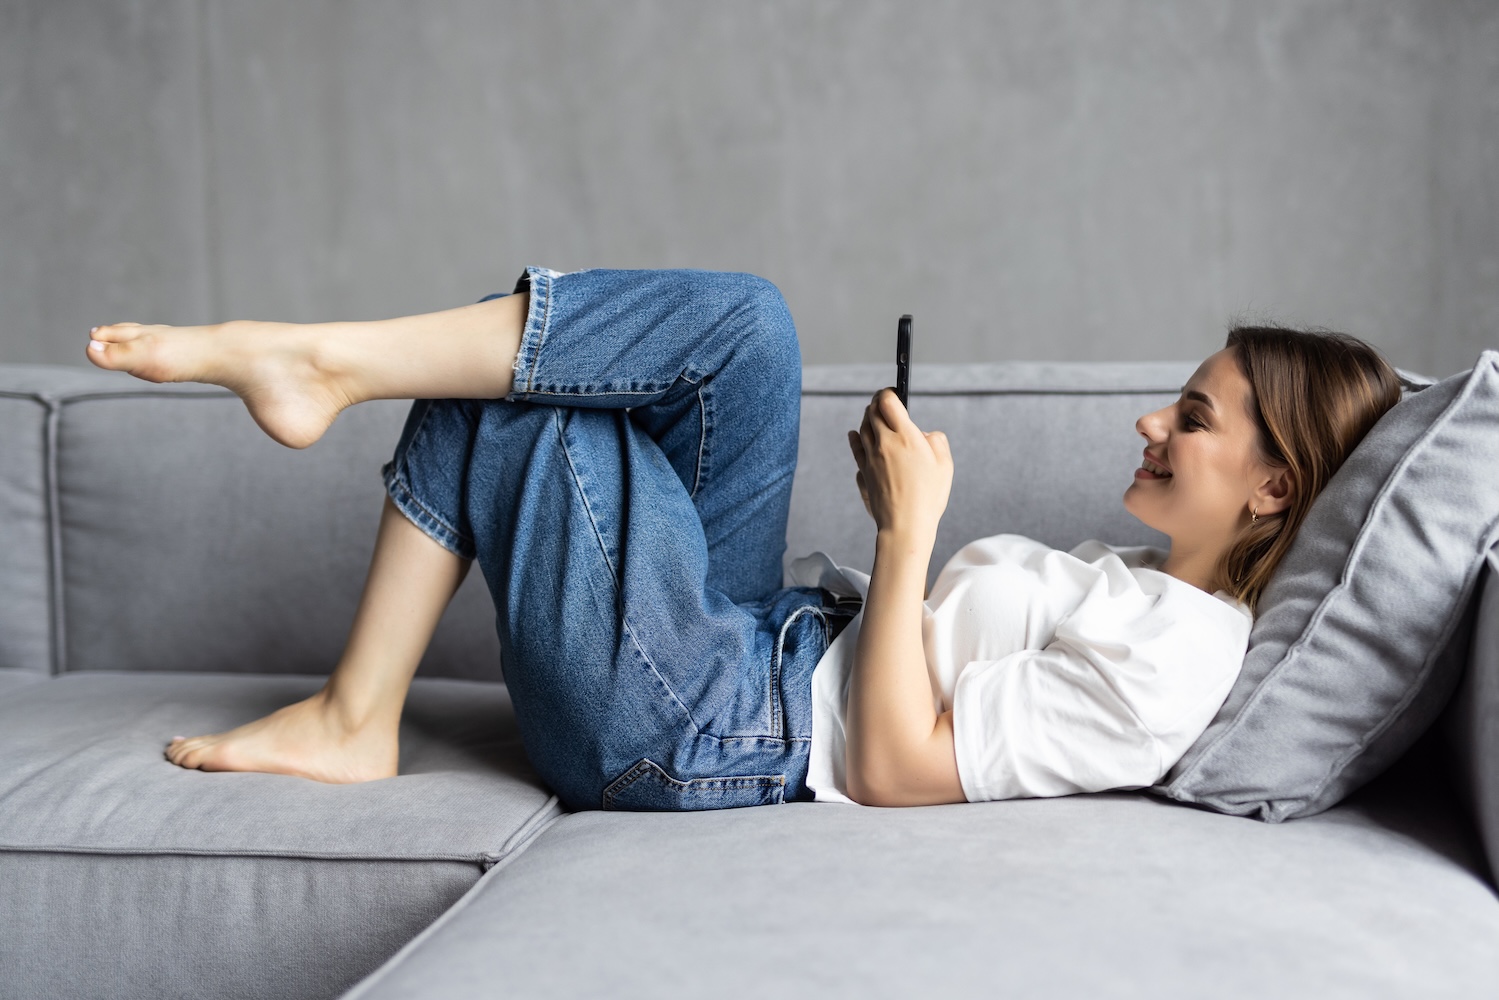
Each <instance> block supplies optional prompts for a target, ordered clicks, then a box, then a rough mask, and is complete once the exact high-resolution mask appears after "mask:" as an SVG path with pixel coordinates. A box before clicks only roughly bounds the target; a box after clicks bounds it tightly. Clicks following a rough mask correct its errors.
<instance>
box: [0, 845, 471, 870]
mask: <svg viewBox="0 0 1499 1000" xmlns="http://www.w3.org/2000/svg"><path fill="white" fill-rule="evenodd" d="M4 852H9V853H13V854H96V855H103V856H111V857H113V856H116V855H121V856H124V855H138V856H140V857H162V856H165V857H188V858H280V859H285V860H293V861H294V860H298V859H301V860H305V861H462V862H466V863H468V864H476V865H480V866H481V867H482V866H483V865H484V864H485V863H486V862H487V859H489V858H491V857H493V855H492V854H490V853H489V852H487V851H477V852H472V853H468V854H458V853H452V852H449V853H443V852H438V851H433V852H425V853H424V852H414V851H413V852H410V853H405V854H379V853H376V852H372V851H276V850H270V849H265V850H235V849H232V848H208V847H204V848H195V847H88V846H84V845H79V844H48V845H46V846H40V845H36V844H0V853H4Z"/></svg>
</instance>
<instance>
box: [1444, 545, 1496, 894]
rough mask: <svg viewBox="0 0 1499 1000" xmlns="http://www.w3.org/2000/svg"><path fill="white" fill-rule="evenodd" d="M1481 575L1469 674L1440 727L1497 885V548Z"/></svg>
mask: <svg viewBox="0 0 1499 1000" xmlns="http://www.w3.org/2000/svg"><path fill="white" fill-rule="evenodd" d="M1483 577H1484V583H1483V589H1482V592H1481V595H1480V597H1479V600H1478V602H1477V604H1476V607H1475V608H1474V613H1475V621H1476V625H1475V628H1474V631H1473V641H1472V645H1471V647H1470V651H1469V654H1468V666H1467V670H1466V671H1465V672H1464V674H1463V679H1462V682H1461V683H1460V684H1459V686H1458V689H1457V693H1456V694H1455V695H1453V697H1452V701H1451V702H1450V703H1449V704H1448V706H1447V710H1446V711H1445V712H1443V713H1442V719H1441V721H1440V722H1439V723H1438V725H1439V726H1440V731H1441V733H1442V738H1443V740H1444V743H1445V745H1446V748H1447V752H1448V757H1449V761H1450V764H1451V765H1452V769H1453V775H1454V784H1455V786H1456V788H1457V790H1458V793H1459V795H1460V796H1461V797H1462V799H1463V801H1464V802H1465V803H1466V805H1467V806H1468V809H1469V812H1470V813H1471V814H1472V816H1473V818H1474V819H1475V820H1476V821H1477V823H1478V827H1479V832H1480V834H1481V836H1482V838H1483V842H1484V847H1485V849H1486V851H1487V853H1488V859H1489V871H1490V872H1491V874H1492V877H1493V879H1494V880H1495V882H1496V883H1499V766H1496V762H1499V548H1493V549H1490V550H1489V554H1488V557H1487V559H1486V565H1485V567H1484V573H1483Z"/></svg>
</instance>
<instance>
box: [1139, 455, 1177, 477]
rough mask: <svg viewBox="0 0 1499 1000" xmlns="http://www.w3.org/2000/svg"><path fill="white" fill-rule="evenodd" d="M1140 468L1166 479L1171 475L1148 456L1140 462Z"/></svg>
mask: <svg viewBox="0 0 1499 1000" xmlns="http://www.w3.org/2000/svg"><path fill="white" fill-rule="evenodd" d="M1140 468H1142V469H1144V470H1145V471H1146V472H1149V473H1151V474H1153V475H1157V476H1160V477H1161V478H1162V479H1167V478H1169V477H1170V476H1171V473H1169V472H1167V471H1166V470H1165V469H1163V468H1161V467H1160V466H1159V465H1156V464H1155V463H1154V462H1152V461H1151V460H1150V459H1148V458H1147V459H1145V460H1144V461H1142V462H1141V463H1140Z"/></svg>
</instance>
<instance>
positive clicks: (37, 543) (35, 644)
mask: <svg viewBox="0 0 1499 1000" xmlns="http://www.w3.org/2000/svg"><path fill="white" fill-rule="evenodd" d="M15 381H16V380H12V379H4V378H0V458H3V460H0V526H3V528H0V547H3V552H4V557H3V558H0V671H5V670H25V671H30V672H32V673H36V674H41V675H45V674H47V673H49V672H50V671H51V669H52V616H51V608H52V602H51V599H50V595H49V593H48V591H49V588H50V586H51V582H52V572H51V563H52V560H51V551H50V536H49V534H48V530H47V528H48V516H47V461H46V457H47V454H48V449H47V436H48V433H49V420H48V417H49V414H50V410H49V407H48V405H47V402H46V400H45V399H43V398H40V396H38V395H29V394H27V393H24V392H22V391H21V390H20V388H19V387H18V386H16V385H15Z"/></svg>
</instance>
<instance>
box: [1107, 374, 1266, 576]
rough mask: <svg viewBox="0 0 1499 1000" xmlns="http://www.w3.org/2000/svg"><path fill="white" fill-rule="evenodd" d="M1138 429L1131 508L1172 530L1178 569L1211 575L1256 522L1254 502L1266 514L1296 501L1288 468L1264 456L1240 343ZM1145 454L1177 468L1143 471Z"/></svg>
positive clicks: (1128, 494) (1127, 499)
mask: <svg viewBox="0 0 1499 1000" xmlns="http://www.w3.org/2000/svg"><path fill="white" fill-rule="evenodd" d="M1135 429H1136V430H1137V431H1139V432H1140V435H1141V436H1142V437H1144V438H1145V448H1144V454H1143V456H1142V461H1141V466H1140V468H1138V469H1136V471H1135V481H1134V482H1133V483H1131V484H1130V487H1129V489H1127V490H1125V491H1124V507H1125V509H1126V510H1128V511H1129V512H1130V513H1131V514H1133V515H1135V516H1136V517H1138V518H1139V519H1140V520H1141V521H1144V522H1145V523H1146V524H1148V525H1150V526H1151V527H1152V528H1155V529H1156V530H1158V531H1161V532H1164V533H1165V534H1167V535H1169V536H1171V550H1172V555H1171V561H1172V562H1174V563H1176V564H1178V567H1179V568H1183V569H1186V568H1188V567H1191V568H1195V569H1197V570H1198V571H1199V572H1198V574H1197V575H1199V576H1202V575H1204V574H1206V573H1207V572H1209V571H1210V569H1209V568H1210V567H1211V566H1212V565H1213V564H1214V563H1215V562H1216V560H1217V557H1218V556H1219V555H1220V554H1221V553H1222V552H1224V551H1225V550H1226V549H1227V548H1228V545H1229V543H1230V542H1231V541H1232V540H1233V537H1234V536H1235V535H1236V534H1237V533H1238V531H1239V530H1240V529H1241V528H1242V527H1243V526H1244V525H1245V524H1247V523H1248V522H1249V518H1250V510H1251V508H1254V507H1258V509H1259V514H1260V516H1261V517H1263V516H1265V515H1266V514H1273V513H1275V512H1277V511H1280V510H1283V509H1285V507H1286V506H1288V505H1289V503H1290V499H1291V497H1290V482H1289V477H1288V474H1287V473H1286V470H1284V469H1276V468H1274V467H1272V466H1269V465H1266V464H1265V463H1264V462H1263V461H1262V459H1261V456H1260V452H1259V448H1258V435H1259V429H1258V427H1257V426H1256V425H1255V420H1254V415H1253V400H1252V399H1251V392H1250V388H1249V380H1248V379H1247V378H1245V377H1244V374H1243V372H1241V371H1240V370H1239V365H1238V361H1237V359H1236V357H1235V353H1234V349H1233V348H1224V349H1223V350H1221V351H1219V352H1218V353H1217V354H1214V355H1213V356H1212V357H1210V358H1208V359H1207V360H1206V361H1204V362H1203V363H1202V364H1201V365H1200V366H1198V369H1197V371H1196V372H1195V373H1193V375H1192V377H1191V378H1190V379H1188V380H1187V384H1186V385H1185V386H1183V387H1182V394H1181V397H1180V398H1179V399H1177V401H1176V402H1174V403H1172V404H1171V405H1170V406H1167V407H1164V408H1163V409H1159V410H1156V411H1155V412H1154V413H1147V414H1145V415H1144V416H1143V417H1141V418H1140V419H1139V420H1137V421H1135ZM1146 460H1148V461H1149V463H1150V464H1152V465H1158V466H1161V467H1163V468H1165V469H1167V470H1169V472H1170V473H1171V474H1170V475H1169V476H1155V475H1152V474H1151V473H1149V472H1147V471H1143V469H1144V466H1145V465H1146ZM1179 575H1183V576H1186V575H1188V574H1179Z"/></svg>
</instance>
